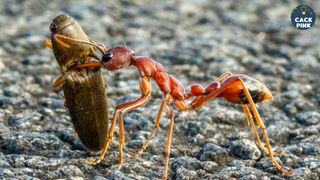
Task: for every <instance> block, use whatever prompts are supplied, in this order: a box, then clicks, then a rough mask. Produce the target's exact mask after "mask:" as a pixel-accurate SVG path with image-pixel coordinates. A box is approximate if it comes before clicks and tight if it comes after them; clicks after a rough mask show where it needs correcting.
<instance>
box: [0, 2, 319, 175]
mask: <svg viewBox="0 0 320 180" xmlns="http://www.w3.org/2000/svg"><path fill="white" fill-rule="evenodd" d="M1 4H2V5H1V7H0V154H1V156H0V177H4V178H13V179H14V178H16V179H37V178H38V179H58V178H70V179H77V178H78V179H105V178H106V179H158V178H161V176H162V171H163V166H164V165H163V164H164V150H165V148H164V147H165V143H164V142H165V141H166V133H167V129H168V124H169V118H168V115H167V114H166V112H165V111H164V112H163V114H162V119H161V122H160V124H161V125H160V129H159V131H157V133H156V135H155V137H154V138H153V140H152V141H151V142H150V144H149V146H148V148H147V149H146V150H145V152H144V153H143V154H142V156H141V157H139V158H131V157H130V156H129V155H128V154H127V153H128V152H136V151H138V150H139V149H140V147H141V145H142V144H143V142H144V141H145V139H146V138H147V136H148V134H149V133H150V131H151V129H152V128H153V123H154V119H155V117H156V113H155V112H156V111H157V109H158V107H159V105H160V102H161V97H162V94H161V92H160V91H159V89H158V88H157V86H156V84H155V83H153V84H152V88H153V89H152V98H151V99H150V101H149V102H148V103H147V105H145V106H144V107H143V108H139V109H137V110H133V111H131V112H129V113H127V114H125V115H124V126H125V136H126V142H127V144H126V146H125V149H124V156H125V157H124V165H123V168H122V169H121V170H120V171H116V170H115V169H116V166H117V164H118V152H117V151H118V128H116V132H115V137H114V140H113V142H112V143H111V147H110V149H109V150H108V152H107V155H106V158H105V159H104V160H103V161H102V162H101V163H100V164H99V165H95V166H93V165H90V164H89V163H87V162H86V160H85V158H86V157H97V156H98V155H99V154H94V153H90V152H87V151H86V150H85V149H84V148H83V146H82V144H81V142H80V141H79V140H74V139H73V125H72V123H71V119H70V117H69V114H68V111H67V109H66V108H65V107H64V106H63V102H64V100H63V99H62V87H59V88H53V87H52V84H53V82H54V80H55V79H56V78H57V77H58V76H59V75H60V73H61V72H60V68H59V66H58V64H57V62H56V60H55V58H54V55H53V52H52V50H51V49H49V48H47V47H45V46H44V44H43V43H42V41H43V40H44V39H50V30H49V25H50V24H51V22H52V19H53V18H55V17H56V16H58V15H60V14H68V15H69V16H71V17H73V18H74V19H75V20H76V21H77V22H78V23H79V24H80V26H81V27H82V28H83V29H84V31H85V32H86V33H87V34H88V36H89V37H90V38H91V39H92V40H94V41H95V42H99V43H100V42H101V43H104V44H105V45H106V47H107V48H108V47H110V48H111V47H113V46H116V45H126V46H128V47H130V48H132V49H133V50H134V51H135V53H136V55H139V56H140V55H141V56H148V57H151V58H152V59H154V60H155V61H157V62H159V63H161V64H162V65H163V66H164V68H165V69H166V71H167V72H168V73H169V74H172V75H173V76H175V77H176V78H177V79H178V80H179V81H180V82H181V83H182V84H183V85H184V86H185V88H186V91H187V92H188V91H189V90H190V86H191V85H192V84H195V83H199V84H202V85H203V86H206V85H207V84H209V83H210V82H212V81H214V80H215V79H216V78H218V77H219V76H220V75H221V74H222V73H224V72H226V71H230V72H232V73H233V74H246V75H249V76H250V77H253V78H255V79H257V80H259V81H260V82H262V83H264V84H265V85H266V86H267V87H268V88H269V89H270V90H271V92H272V93H273V95H274V99H273V100H272V101H270V102H267V103H263V104H261V105H259V106H258V109H259V112H260V115H261V117H262V120H263V121H264V123H265V125H266V130H267V133H268V135H269V138H270V142H271V145H272V147H274V149H281V150H283V151H284V154H281V155H278V156H276V161H277V162H279V163H280V164H281V165H282V167H284V168H285V169H287V170H288V171H290V172H295V173H296V174H297V175H296V176H295V177H292V178H290V177H287V176H284V175H282V174H281V172H280V171H278V170H277V168H276V167H274V166H273V165H272V164H271V162H270V159H269V158H268V155H267V154H266V153H264V152H263V151H261V150H260V149H259V148H257V145H256V141H255V139H254V137H253V132H252V130H251V128H250V127H249V126H247V121H246V117H245V114H244V113H243V111H242V108H241V106H237V105H232V104H229V103H227V102H226V101H225V100H223V99H214V100H212V101H211V102H209V103H208V104H207V105H206V106H204V107H202V108H200V109H198V110H195V111H190V112H187V111H181V110H178V109H177V108H175V107H174V113H175V115H176V118H175V126H174V132H173V142H172V148H171V158H170V165H169V166H170V167H169V177H168V178H169V179H230V178H236V179H319V176H320V138H319V131H320V125H319V122H320V114H319V113H320V111H319V104H320V89H319V87H320V78H319V76H320V63H319V62H320V46H319V45H320V36H319V34H320V29H319V27H320V22H319V19H320V3H319V2H318V1H311V0H310V1H298V0H293V1H288V0H287V1H286V0H283V1H275V0H274V1H252V0H247V1H232V0H226V1H210V0H199V1H191V0H186V1H179V0H176V1H146V0H135V1H129V0H120V1H99V0H96V1H73V0H68V1H62V0H57V1H44V0H2V1H1ZM302 4H305V5H308V6H310V7H311V8H313V10H314V11H315V13H316V18H317V20H316V22H315V24H314V26H313V27H312V28H311V29H309V30H298V29H296V28H295V27H294V26H293V25H292V23H291V19H290V16H291V12H292V10H293V9H294V8H295V7H297V6H298V5H302ZM103 73H104V79H105V81H106V82H107V84H108V85H107V88H106V91H107V94H108V103H109V114H110V116H111V115H112V113H113V110H114V108H115V106H116V105H118V104H121V103H124V102H128V101H131V100H134V99H136V98H138V97H139V96H140V92H139V80H138V79H139V74H138V72H137V70H136V69H135V68H134V67H129V68H127V69H123V70H121V71H118V72H116V73H109V72H107V71H106V70H103ZM97 108H99V107H97ZM261 137H262V136H261ZM109 169H110V170H112V172H111V173H109V174H107V173H106V171H107V170H109Z"/></svg>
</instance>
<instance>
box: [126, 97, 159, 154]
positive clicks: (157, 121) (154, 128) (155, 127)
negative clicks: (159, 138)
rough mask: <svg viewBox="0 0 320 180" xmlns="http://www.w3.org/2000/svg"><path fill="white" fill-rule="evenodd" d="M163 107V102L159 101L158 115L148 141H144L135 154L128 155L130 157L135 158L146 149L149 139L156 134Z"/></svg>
mask: <svg viewBox="0 0 320 180" xmlns="http://www.w3.org/2000/svg"><path fill="white" fill-rule="evenodd" d="M163 105H164V100H162V101H161V105H160V107H159V111H158V115H157V118H156V121H155V123H154V127H153V130H152V132H151V133H150V135H149V137H148V139H147V140H146V142H145V143H144V144H143V146H142V148H141V149H140V150H139V151H138V152H137V153H136V154H133V153H129V154H130V155H131V156H134V157H137V156H139V155H140V154H141V153H142V152H143V151H144V150H145V149H146V148H147V146H148V143H149V141H150V140H151V138H152V136H153V135H154V133H155V132H156V130H157V129H158V128H159V122H160V117H161V112H162V110H163Z"/></svg>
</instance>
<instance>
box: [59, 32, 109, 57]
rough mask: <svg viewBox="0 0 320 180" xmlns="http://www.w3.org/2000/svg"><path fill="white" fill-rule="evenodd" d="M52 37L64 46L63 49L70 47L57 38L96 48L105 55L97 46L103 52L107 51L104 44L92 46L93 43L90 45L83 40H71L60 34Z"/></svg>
mask: <svg viewBox="0 0 320 180" xmlns="http://www.w3.org/2000/svg"><path fill="white" fill-rule="evenodd" d="M53 37H54V39H55V40H56V41H58V42H59V43H60V44H61V45H63V46H65V47H70V46H69V45H67V44H66V43H64V42H63V41H61V40H60V39H59V38H62V39H66V40H70V41H74V42H79V43H84V44H88V45H91V46H94V47H96V48H98V49H99V50H100V51H101V53H102V54H105V52H104V51H103V50H102V49H101V48H100V47H99V46H102V47H103V49H104V50H107V48H106V46H105V45H104V44H102V43H98V44H94V43H91V42H88V41H84V40H78V39H72V38H69V37H67V36H63V35H60V34H55V35H54V36H53Z"/></svg>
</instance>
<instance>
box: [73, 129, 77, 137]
mask: <svg viewBox="0 0 320 180" xmlns="http://www.w3.org/2000/svg"><path fill="white" fill-rule="evenodd" d="M73 139H77V131H76V130H74V131H73Z"/></svg>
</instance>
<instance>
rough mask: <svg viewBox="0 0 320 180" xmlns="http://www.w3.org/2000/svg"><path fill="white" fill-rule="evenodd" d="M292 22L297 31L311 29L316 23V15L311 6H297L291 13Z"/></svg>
mask: <svg viewBox="0 0 320 180" xmlns="http://www.w3.org/2000/svg"><path fill="white" fill-rule="evenodd" d="M291 22H292V24H293V25H294V27H296V28H297V29H301V30H307V29H310V28H311V27H312V26H313V25H314V23H315V22H316V13H314V11H313V9H312V8H311V7H310V6H307V5H300V6H297V7H296V8H294V9H293V11H292V13H291Z"/></svg>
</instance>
